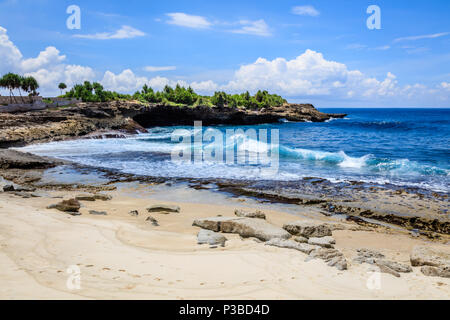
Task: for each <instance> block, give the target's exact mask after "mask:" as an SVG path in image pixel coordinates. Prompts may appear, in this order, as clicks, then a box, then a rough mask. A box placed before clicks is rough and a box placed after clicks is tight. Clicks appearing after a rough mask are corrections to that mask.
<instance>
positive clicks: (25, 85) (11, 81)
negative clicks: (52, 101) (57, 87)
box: [0, 72, 39, 103]
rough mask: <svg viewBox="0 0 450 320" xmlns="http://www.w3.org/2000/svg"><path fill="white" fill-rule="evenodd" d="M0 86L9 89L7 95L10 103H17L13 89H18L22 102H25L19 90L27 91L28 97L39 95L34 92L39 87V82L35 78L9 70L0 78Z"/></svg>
mask: <svg viewBox="0 0 450 320" xmlns="http://www.w3.org/2000/svg"><path fill="white" fill-rule="evenodd" d="M0 88H5V89H7V90H9V97H10V100H11V103H13V102H15V103H18V101H17V99H16V97H15V96H14V90H18V91H19V95H20V98H21V100H22V103H25V100H24V99H23V96H22V91H21V90H23V91H25V92H27V93H28V95H29V96H30V97H31V96H37V95H39V94H38V93H37V92H36V90H37V89H38V88H39V84H38V82H37V81H36V79H35V78H33V77H23V76H21V75H18V74H15V73H11V72H10V73H8V74H5V75H4V76H3V77H1V78H0Z"/></svg>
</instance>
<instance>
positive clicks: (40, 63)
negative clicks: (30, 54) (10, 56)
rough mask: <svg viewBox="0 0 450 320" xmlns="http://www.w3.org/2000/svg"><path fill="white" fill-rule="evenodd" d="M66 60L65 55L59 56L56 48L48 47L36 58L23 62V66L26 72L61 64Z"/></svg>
mask: <svg viewBox="0 0 450 320" xmlns="http://www.w3.org/2000/svg"><path fill="white" fill-rule="evenodd" d="M65 59H66V56H65V55H62V56H60V55H59V50H58V49H56V48H55V47H47V48H46V49H45V50H44V51H41V52H40V53H39V55H38V56H37V57H36V58H30V59H26V60H23V61H22V63H21V64H22V69H23V70H24V71H31V70H36V69H40V68H43V67H46V66H49V65H54V64H58V63H61V62H62V61H64V60H65Z"/></svg>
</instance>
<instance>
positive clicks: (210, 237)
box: [197, 229, 227, 247]
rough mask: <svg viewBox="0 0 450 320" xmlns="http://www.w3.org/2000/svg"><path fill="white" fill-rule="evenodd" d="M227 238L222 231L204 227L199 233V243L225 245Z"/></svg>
mask: <svg viewBox="0 0 450 320" xmlns="http://www.w3.org/2000/svg"><path fill="white" fill-rule="evenodd" d="M226 241H227V238H225V237H224V236H223V235H221V234H220V233H217V232H214V231H211V230H205V229H202V230H200V231H199V232H198V234H197V243H198V244H209V245H210V246H218V245H220V246H222V247H224V246H225V242H226Z"/></svg>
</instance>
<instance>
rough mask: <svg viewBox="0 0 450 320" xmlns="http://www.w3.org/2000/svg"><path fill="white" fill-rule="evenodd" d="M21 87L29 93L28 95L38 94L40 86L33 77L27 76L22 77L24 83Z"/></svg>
mask: <svg viewBox="0 0 450 320" xmlns="http://www.w3.org/2000/svg"><path fill="white" fill-rule="evenodd" d="M21 88H22V90H23V91H25V92H26V93H28V96H30V97H32V96H37V95H38V93H37V92H36V90H37V89H38V88H39V84H38V82H37V81H36V79H35V78H33V77H25V78H23V79H22V85H21Z"/></svg>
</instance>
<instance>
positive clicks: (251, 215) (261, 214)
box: [234, 209, 266, 220]
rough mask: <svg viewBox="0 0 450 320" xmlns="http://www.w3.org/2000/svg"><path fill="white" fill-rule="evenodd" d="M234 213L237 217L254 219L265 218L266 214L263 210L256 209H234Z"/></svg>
mask: <svg viewBox="0 0 450 320" xmlns="http://www.w3.org/2000/svg"><path fill="white" fill-rule="evenodd" d="M234 214H235V215H236V216H238V217H243V218H256V219H263V220H265V219H266V214H265V213H264V212H261V211H259V210H256V211H245V210H239V209H236V210H234Z"/></svg>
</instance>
